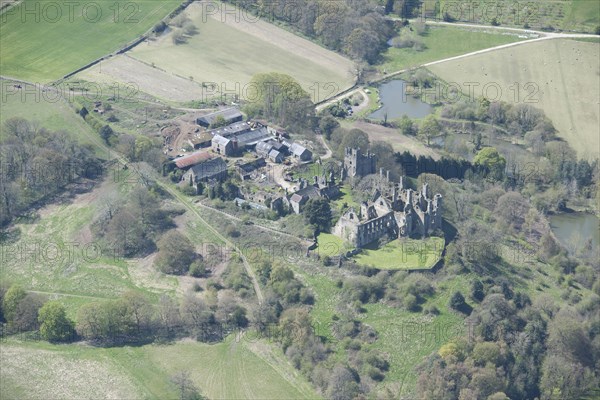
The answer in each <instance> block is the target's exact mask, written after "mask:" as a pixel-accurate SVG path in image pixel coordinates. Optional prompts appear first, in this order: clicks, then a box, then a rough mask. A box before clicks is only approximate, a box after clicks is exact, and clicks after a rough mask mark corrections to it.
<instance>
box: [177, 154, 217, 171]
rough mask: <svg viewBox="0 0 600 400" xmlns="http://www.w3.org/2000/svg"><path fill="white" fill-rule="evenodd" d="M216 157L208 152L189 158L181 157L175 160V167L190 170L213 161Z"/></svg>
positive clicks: (190, 155) (188, 156) (191, 155)
mask: <svg viewBox="0 0 600 400" xmlns="http://www.w3.org/2000/svg"><path fill="white" fill-rule="evenodd" d="M213 157H214V156H213V155H212V154H210V153H209V152H207V151H197V152H195V153H192V154H189V155H187V156H183V157H179V158H176V159H175V160H173V162H174V163H175V166H176V167H177V168H179V169H188V168H190V167H193V166H194V165H196V164H199V163H201V162H204V161H207V160H210V159H212V158H213Z"/></svg>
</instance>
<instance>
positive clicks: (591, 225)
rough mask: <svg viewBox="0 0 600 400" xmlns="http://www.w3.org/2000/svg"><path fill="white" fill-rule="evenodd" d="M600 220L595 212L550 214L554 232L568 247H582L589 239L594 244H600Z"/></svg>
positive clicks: (596, 245) (595, 245)
mask: <svg viewBox="0 0 600 400" xmlns="http://www.w3.org/2000/svg"><path fill="white" fill-rule="evenodd" d="M599 223H600V220H599V219H598V217H596V216H595V215H594V214H588V213H582V212H573V213H564V214H556V215H552V216H550V226H551V228H552V232H554V234H555V235H556V237H557V238H558V240H559V241H560V242H561V243H562V244H563V245H564V246H565V247H567V248H573V246H575V247H576V248H581V247H583V246H585V244H586V243H587V242H588V240H589V239H592V245H593V246H594V247H598V246H599V245H600V225H599Z"/></svg>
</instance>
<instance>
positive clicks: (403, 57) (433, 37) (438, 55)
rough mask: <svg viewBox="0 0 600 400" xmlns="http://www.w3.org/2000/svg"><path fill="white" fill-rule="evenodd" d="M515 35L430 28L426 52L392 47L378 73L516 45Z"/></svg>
mask: <svg viewBox="0 0 600 400" xmlns="http://www.w3.org/2000/svg"><path fill="white" fill-rule="evenodd" d="M518 40H522V39H519V38H518V36H517V35H514V34H500V33H490V32H485V31H483V30H482V29H471V30H469V29H463V28H455V27H445V26H444V27H429V30H428V32H427V33H426V34H425V36H424V37H423V43H424V44H425V46H426V48H425V50H423V51H416V50H413V49H412V48H410V49H408V48H406V49H398V48H395V47H390V48H389V49H388V50H387V52H385V53H383V59H384V62H383V63H382V64H381V65H379V66H378V69H379V70H380V71H381V72H383V71H385V72H386V73H392V72H395V71H399V70H401V69H405V68H410V67H415V66H418V65H422V64H425V63H428V62H430V61H435V60H441V59H443V58H448V57H454V56H458V55H461V54H465V53H470V52H473V51H477V50H482V49H486V48H489V47H494V46H499V45H502V44H507V43H512V42H516V41H518Z"/></svg>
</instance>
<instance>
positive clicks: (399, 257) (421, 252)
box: [354, 237, 444, 270]
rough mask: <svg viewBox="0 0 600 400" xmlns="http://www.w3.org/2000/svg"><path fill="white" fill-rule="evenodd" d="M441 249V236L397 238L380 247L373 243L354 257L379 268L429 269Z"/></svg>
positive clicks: (438, 257)
mask: <svg viewBox="0 0 600 400" xmlns="http://www.w3.org/2000/svg"><path fill="white" fill-rule="evenodd" d="M443 249H444V239H443V238H437V237H430V238H427V239H424V240H413V239H399V240H392V241H391V242H389V243H387V244H386V245H385V246H383V247H382V248H380V249H377V248H376V246H375V245H370V246H367V247H365V248H364V249H363V251H362V252H361V253H359V254H357V255H356V256H355V257H354V259H355V260H356V262H357V263H359V264H361V265H365V266H371V267H374V268H379V269H390V270H396V269H403V270H411V269H429V268H432V267H433V266H434V265H435V264H436V263H437V262H438V260H439V259H440V257H441V255H442V250H443Z"/></svg>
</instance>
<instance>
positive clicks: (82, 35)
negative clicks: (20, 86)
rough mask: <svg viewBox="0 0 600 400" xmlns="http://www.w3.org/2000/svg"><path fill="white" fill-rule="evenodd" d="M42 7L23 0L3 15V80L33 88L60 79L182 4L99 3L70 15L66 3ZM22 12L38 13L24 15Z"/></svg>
mask: <svg viewBox="0 0 600 400" xmlns="http://www.w3.org/2000/svg"><path fill="white" fill-rule="evenodd" d="M47 3H48V2H45V1H40V0H25V1H23V2H22V3H21V4H19V5H18V6H16V7H14V8H11V9H9V10H8V11H5V14H3V15H2V24H1V25H0V52H1V53H2V57H0V60H1V61H0V72H1V74H2V75H3V76H10V77H15V78H19V79H25V80H29V81H36V82H49V81H53V80H56V79H58V78H62V76H63V75H65V74H67V73H69V72H71V71H74V70H76V69H77V68H79V67H82V66H84V65H85V64H87V63H89V62H91V61H93V60H95V59H97V58H99V57H102V56H104V55H106V54H109V53H111V52H113V51H115V50H118V49H120V48H121V47H123V46H124V45H126V44H127V43H129V42H131V41H132V40H134V39H135V38H136V37H138V36H140V35H141V34H143V33H145V32H146V31H147V30H149V29H150V28H152V26H154V24H156V23H157V22H158V21H160V20H161V19H162V18H164V17H165V16H166V15H167V14H169V13H170V12H171V11H173V10H174V9H175V8H176V7H177V6H178V5H179V4H180V3H181V1H180V0H166V1H155V0H137V1H131V2H127V3H122V2H114V1H112V0H99V1H96V2H94V3H89V4H88V3H83V4H80V3H74V4H75V5H74V6H73V8H72V9H71V12H70V11H69V6H68V5H67V4H66V3H61V2H56V3H52V4H53V5H52V6H47ZM76 4H80V5H76ZM25 10H38V12H33V13H31V14H27V13H26V12H25ZM71 16H72V19H71ZM36 19H37V21H36Z"/></svg>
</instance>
